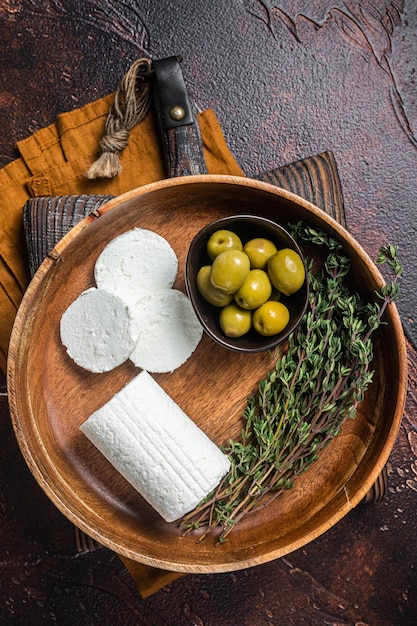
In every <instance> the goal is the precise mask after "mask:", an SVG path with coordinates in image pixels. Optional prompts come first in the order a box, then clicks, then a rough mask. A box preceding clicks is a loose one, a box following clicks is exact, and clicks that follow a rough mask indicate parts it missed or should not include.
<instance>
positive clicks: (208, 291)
mask: <svg viewBox="0 0 417 626" xmlns="http://www.w3.org/2000/svg"><path fill="white" fill-rule="evenodd" d="M210 274H211V265H204V266H203V267H201V268H200V269H199V271H198V274H197V287H198V290H199V292H200V293H201V295H202V296H203V298H204V299H205V300H207V302H209V303H210V304H212V305H213V306H219V307H222V306H226V304H229V303H230V302H231V301H232V300H233V295H232V294H227V293H224V291H220V289H216V287H213V285H212V284H211V281H210Z"/></svg>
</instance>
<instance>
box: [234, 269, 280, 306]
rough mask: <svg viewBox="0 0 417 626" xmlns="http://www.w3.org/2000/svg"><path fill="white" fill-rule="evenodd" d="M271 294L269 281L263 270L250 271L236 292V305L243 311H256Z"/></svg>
mask: <svg viewBox="0 0 417 626" xmlns="http://www.w3.org/2000/svg"><path fill="white" fill-rule="evenodd" d="M271 292H272V285H271V281H270V280H269V277H268V274H267V273H266V272H264V270H250V272H249V274H248V275H247V276H246V278H245V280H244V281H243V283H242V285H241V286H240V287H239V289H238V290H237V291H236V293H235V295H234V298H235V301H236V304H238V305H239V306H241V307H242V308H243V309H257V308H258V306H261V304H263V303H264V302H266V301H267V300H268V298H269V297H270V295H271Z"/></svg>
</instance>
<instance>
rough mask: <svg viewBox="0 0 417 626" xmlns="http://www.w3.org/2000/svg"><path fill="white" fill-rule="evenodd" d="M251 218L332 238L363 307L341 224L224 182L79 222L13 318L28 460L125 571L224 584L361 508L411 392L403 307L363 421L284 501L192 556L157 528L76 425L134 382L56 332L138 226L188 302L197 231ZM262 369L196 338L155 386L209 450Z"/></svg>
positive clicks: (16, 387) (172, 533)
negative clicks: (123, 237)
mask: <svg viewBox="0 0 417 626" xmlns="http://www.w3.org/2000/svg"><path fill="white" fill-rule="evenodd" d="M237 213H250V214H258V215H263V216H266V217H274V218H275V219H278V220H279V221H281V222H282V223H283V224H285V223H286V222H287V221H288V220H297V219H304V220H307V221H309V222H310V223H312V224H315V225H318V226H320V227H322V228H324V229H325V230H326V231H328V232H329V233H331V234H332V235H333V236H334V237H336V238H338V239H339V240H340V241H341V242H342V243H343V246H344V248H345V251H346V253H347V254H348V255H349V256H350V257H351V259H352V263H353V273H354V276H356V280H357V285H358V287H360V289H362V290H363V291H364V292H365V293H367V294H369V297H370V298H372V297H373V292H374V290H375V289H376V288H377V287H378V286H380V285H381V283H382V277H381V275H380V273H379V271H378V270H377V268H376V266H375V265H374V264H373V262H372V261H371V260H370V258H369V257H368V256H367V254H366V253H365V252H364V250H363V249H362V248H361V247H360V246H359V245H358V244H357V242H356V241H355V240H354V239H353V238H352V237H351V236H350V235H349V233H347V232H346V231H345V230H344V229H343V228H342V227H341V226H340V225H339V224H337V222H335V221H334V220H333V219H332V218H330V217H328V216H327V215H326V214H325V213H324V212H323V211H321V210H320V209H318V208H317V207H315V206H314V205H312V204H310V203H309V202H307V201H305V200H303V199H301V198H299V197H298V196H296V195H294V194H292V193H290V192H287V191H284V190H282V189H279V188H277V187H275V186H273V185H269V184H267V183H263V182H259V181H254V180H250V179H244V178H234V177H230V176H190V177H182V178H176V179H169V180H165V181H162V182H159V183H154V184H151V185H147V186H144V187H141V188H139V189H137V190H134V191H131V192H128V193H126V194H124V195H122V196H120V197H118V198H116V199H114V200H111V201H110V202H109V203H108V204H106V205H104V206H103V207H102V208H100V209H99V211H98V212H97V214H96V215H95V216H94V215H91V216H89V217H87V218H85V219H84V220H83V221H82V222H81V223H80V224H79V225H78V226H76V227H75V228H74V229H73V230H71V231H70V233H69V234H68V235H67V236H65V237H64V239H63V240H61V242H60V243H59V244H58V245H57V246H56V248H55V249H54V250H53V251H52V253H51V254H50V256H49V258H48V259H46V260H45V261H44V263H43V264H42V265H41V267H40V268H39V270H38V272H37V274H36V275H35V277H34V279H33V281H32V282H31V284H30V286H29V288H28V290H27V292H26V294H25V297H24V300H23V302H22V305H21V307H20V309H19V312H18V315H17V319H16V323H15V326H14V329H13V334H12V340H11V345H10V354H9V372H8V385H9V398H10V407H11V415H12V420H13V425H14V428H15V431H16V435H17V438H18V441H19V445H20V447H21V450H22V453H23V455H24V457H25V459H26V461H27V463H28V465H29V468H30V469H31V471H32V473H33V474H34V476H35V478H36V479H37V481H38V482H39V484H40V485H41V487H42V488H43V489H44V491H45V492H46V494H47V495H48V496H49V498H50V499H51V500H52V502H54V504H55V505H56V506H57V507H58V508H59V509H60V510H61V511H62V512H63V513H64V514H65V515H66V516H67V517H68V518H69V519H70V520H71V521H72V522H74V523H75V524H76V525H77V526H79V527H80V528H81V529H82V530H83V531H85V532H86V533H87V534H88V535H90V536H91V537H93V538H94V539H96V540H97V541H99V542H100V543H102V544H103V545H105V546H107V547H108V548H110V549H112V550H114V551H115V552H117V553H119V554H121V555H124V556H127V557H129V558H131V559H133V560H136V561H139V562H142V563H145V564H148V565H152V566H156V567H159V568H163V569H169V570H174V571H180V572H194V573H198V572H205V573H210V572H221V571H231V570H237V569H242V568H246V567H249V566H253V565H257V564H260V563H264V562H266V561H269V560H272V559H275V558H277V557H280V556H283V555H284V554H287V553H289V552H291V551H292V550H295V549H298V548H300V547H301V546H303V545H304V544H306V543H308V542H309V541H311V540H312V539H314V538H316V537H318V536H319V535H320V534H321V533H323V532H325V531H326V530H327V529H329V528H330V527H331V526H332V525H334V524H335V523H336V522H337V521H338V520H340V519H341V518H342V517H343V516H344V515H345V514H346V513H347V512H348V511H349V510H351V509H352V508H353V507H354V506H356V505H357V504H358V503H359V502H360V501H361V499H362V498H363V497H364V496H365V494H366V493H367V491H368V490H369V489H370V487H371V486H372V484H373V483H374V482H375V480H376V479H377V477H378V475H379V473H380V472H381V471H382V469H383V467H384V465H385V463H386V461H387V459H388V456H389V453H390V451H391V449H392V446H393V444H394V441H395V438H396V435H397V432H398V429H399V426H400V422H401V417H402V413H403V407H404V402H405V392H406V379H407V372H406V348H405V340H404V335H403V331H402V327H401V323H400V319H399V316H398V312H397V309H396V307H395V306H394V305H390V306H389V307H388V309H387V311H386V315H385V319H386V322H387V325H386V326H383V327H382V328H381V329H380V330H379V331H378V336H377V339H376V345H375V362H374V368H375V372H376V373H375V378H374V382H373V384H372V385H371V387H370V389H369V390H368V392H367V394H366V397H365V399H364V401H363V402H362V404H361V406H360V410H359V413H358V416H357V418H356V419H355V420H353V421H350V422H349V424H348V425H347V426H346V428H344V429H343V431H342V433H341V434H340V435H339V436H338V437H337V438H336V439H335V440H334V441H333V442H332V443H331V444H330V445H329V446H328V447H327V448H326V450H325V451H324V453H323V454H322V456H321V458H320V459H319V461H317V462H316V463H315V464H314V465H313V466H311V468H310V469H309V470H308V471H307V472H306V474H304V475H303V476H301V477H300V478H298V479H297V482H296V485H295V486H294V488H293V489H291V490H290V491H288V492H286V493H284V494H283V495H282V496H281V497H279V498H277V499H276V501H275V502H274V503H272V504H271V505H270V506H269V507H266V508H265V509H263V510H262V509H259V510H258V511H256V512H255V513H253V514H251V515H249V516H247V518H246V519H244V520H243V521H242V522H241V523H240V524H239V525H238V526H237V527H236V528H235V529H234V530H233V532H232V533H231V534H230V536H229V540H228V541H227V542H225V543H224V544H222V545H221V546H217V545H216V544H215V538H213V537H209V538H207V539H206V540H205V541H203V542H202V543H201V544H198V545H197V544H196V543H195V541H194V540H193V538H192V537H184V538H182V537H181V536H180V532H179V530H178V528H177V526H176V524H167V523H165V522H164V521H163V520H162V519H161V518H160V517H159V516H158V514H157V513H155V512H154V511H153V510H152V509H151V507H150V506H148V505H147V504H146V503H145V502H144V501H143V499H142V498H141V497H140V496H139V495H138V494H137V493H136V492H135V490H134V489H133V488H132V487H130V485H129V484H127V483H126V482H125V481H124V479H123V478H122V477H121V476H120V475H119V474H118V473H117V472H116V471H115V470H114V469H113V468H112V467H111V465H110V464H109V463H108V462H107V461H105V459H104V458H103V457H102V456H101V455H100V453H99V452H98V451H97V450H95V449H94V447H93V446H92V445H91V444H90V443H89V441H88V440H87V439H86V438H85V437H84V436H83V435H82V434H81V433H80V431H79V426H80V424H81V423H82V422H83V421H84V420H85V419H87V418H88V416H89V415H90V414H91V413H92V412H93V411H94V410H96V409H98V408H99V407H100V406H102V405H103V404H104V402H106V401H107V400H108V399H110V398H111V397H112V396H113V394H114V393H115V392H116V391H118V390H119V389H121V387H122V386H123V385H124V384H125V383H126V382H127V381H128V380H130V379H131V378H132V377H134V376H135V375H136V374H137V373H138V370H137V369H135V368H134V367H133V366H132V365H131V364H129V363H125V364H124V365H122V366H120V367H118V368H117V369H115V370H113V371H112V372H109V373H105V374H100V375H98V374H89V373H87V372H85V371H84V370H82V369H81V368H79V367H77V366H76V365H75V364H74V363H73V362H72V361H71V360H70V359H69V358H68V357H67V355H66V353H65V350H64V348H63V346H62V345H61V342H60V337H59V321H60V318H61V316H62V314H63V312H64V311H65V309H66V308H67V306H68V305H69V304H70V303H71V302H72V301H73V300H74V299H75V298H76V296H77V295H78V294H79V293H80V292H81V291H82V290H83V289H85V288H87V287H89V286H92V285H93V284H94V280H93V267H94V263H95V260H96V258H97V256H98V255H99V253H100V252H101V250H102V249H103V248H104V246H105V245H106V244H107V243H108V242H109V241H110V240H111V239H113V238H114V237H115V236H117V235H119V234H121V233H122V232H124V231H126V230H129V229H131V228H133V227H135V226H140V227H143V228H150V229H152V230H154V231H156V232H158V233H160V234H161V235H162V236H164V237H166V239H167V240H168V241H169V242H170V244H171V245H172V247H173V248H174V250H175V251H176V253H177V256H178V259H179V268H180V269H179V274H178V280H177V282H176V285H175V286H176V287H177V288H179V289H182V290H184V276H183V269H184V261H185V255H186V253H187V250H188V246H189V244H190V242H191V240H192V238H193V237H194V235H195V234H196V232H197V231H198V230H199V229H200V228H201V227H202V226H204V225H205V224H207V223H209V222H210V221H213V220H215V219H218V218H220V217H223V216H227V215H232V214H237ZM269 365H270V355H269V354H265V353H261V354H258V355H256V356H254V355H250V354H240V353H236V352H229V351H227V350H225V349H224V348H222V347H220V346H218V345H217V344H216V343H214V342H213V341H212V340H210V339H209V338H208V337H206V336H205V337H204V338H203V340H202V342H201V343H200V345H199V347H198V349H197V350H196V352H195V353H194V355H193V356H192V358H191V359H190V360H189V361H188V362H187V363H186V364H185V365H183V366H182V367H181V368H179V369H178V370H176V371H175V372H174V373H172V374H163V375H157V376H155V378H156V379H157V380H158V382H159V383H160V384H161V385H162V386H163V387H164V389H165V390H166V391H167V392H168V393H169V394H170V395H171V396H172V397H173V399H174V400H175V401H176V402H177V403H178V404H179V405H180V406H181V407H182V408H183V409H184V411H185V412H186V413H187V414H188V415H189V417H191V418H192V419H193V420H194V421H195V422H196V423H197V424H198V426H200V427H201V428H202V429H203V430H204V431H205V432H206V433H207V434H208V435H209V437H211V439H213V440H214V441H215V442H216V443H217V444H220V443H221V442H223V441H227V440H228V438H229V437H233V436H238V434H239V432H240V427H241V422H240V419H241V414H242V409H243V407H244V406H245V403H246V398H247V396H248V395H249V394H250V393H251V392H252V390H253V389H254V388H255V387H256V385H257V382H258V380H259V379H260V378H261V377H262V376H263V375H264V374H265V373H266V371H267V369H268V367H269Z"/></svg>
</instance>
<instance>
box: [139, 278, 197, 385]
mask: <svg viewBox="0 0 417 626" xmlns="http://www.w3.org/2000/svg"><path fill="white" fill-rule="evenodd" d="M135 315H136V317H137V320H138V324H139V326H140V329H141V333H140V337H139V340H138V342H137V344H136V346H135V347H134V349H133V351H132V353H131V355H130V359H131V361H133V363H134V364H135V365H136V366H137V367H141V368H142V369H145V370H148V372H152V373H163V372H172V371H173V370H174V369H176V368H177V367H179V366H180V365H182V364H183V363H185V361H186V360H187V359H188V358H189V357H190V356H191V354H192V353H193V352H194V350H195V349H196V347H197V345H198V343H199V342H200V340H201V337H202V334H203V329H202V326H201V324H200V322H199V320H198V318H197V316H196V314H195V312H194V309H193V307H192V304H191V302H190V300H189V299H188V298H187V296H186V295H185V294H183V293H182V292H181V291H177V290H176V289H163V290H159V291H150V292H148V293H146V295H144V297H142V298H141V299H140V300H139V301H138V302H137V304H136V306H135Z"/></svg>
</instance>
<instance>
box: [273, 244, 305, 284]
mask: <svg viewBox="0 0 417 626" xmlns="http://www.w3.org/2000/svg"><path fill="white" fill-rule="evenodd" d="M268 275H269V278H270V279H271V283H272V284H273V285H274V287H275V288H276V289H278V291H281V292H282V293H283V294H285V295H286V296H290V295H291V294H293V293H295V292H296V291H298V290H299V289H300V287H301V286H302V285H303V283H304V280H305V269H304V263H303V261H302V259H301V257H300V255H299V254H298V253H297V252H295V250H291V249H290V248H283V249H282V250H279V251H278V252H276V253H275V254H274V255H272V256H271V257H270V259H269V261H268Z"/></svg>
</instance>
